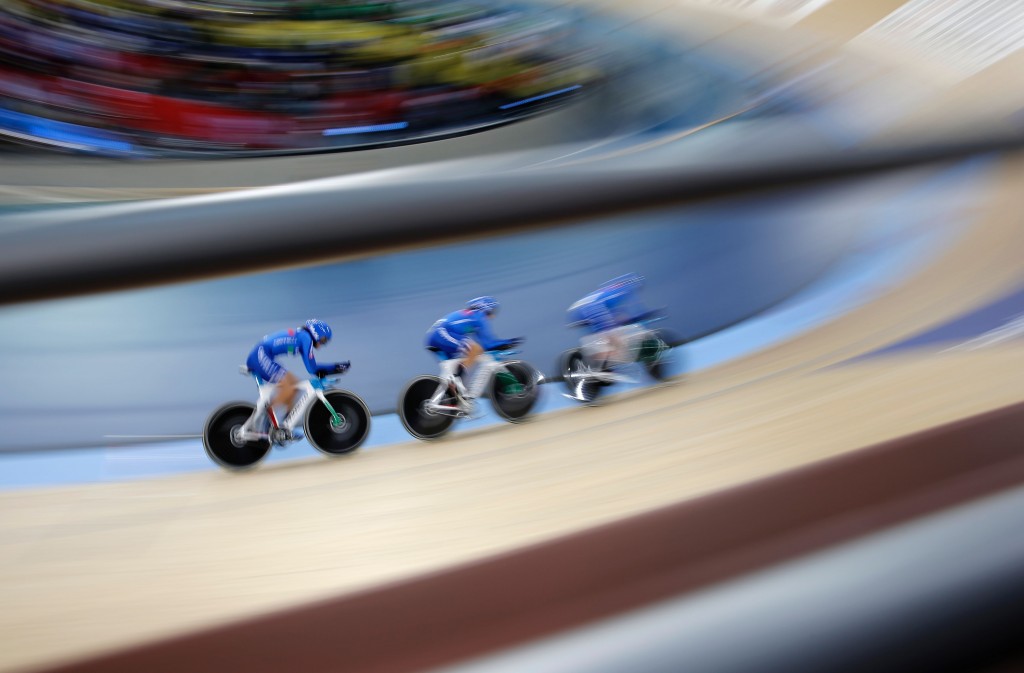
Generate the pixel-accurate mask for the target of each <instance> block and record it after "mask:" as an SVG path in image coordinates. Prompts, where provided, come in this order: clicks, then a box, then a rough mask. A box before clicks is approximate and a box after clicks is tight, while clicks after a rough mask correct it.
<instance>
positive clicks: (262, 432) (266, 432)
mask: <svg viewBox="0 0 1024 673" xmlns="http://www.w3.org/2000/svg"><path fill="white" fill-rule="evenodd" d="M239 369H240V371H241V373H242V374H244V375H246V376H252V377H253V379H255V381H256V386H257V388H258V389H259V399H258V401H257V402H256V404H251V403H249V402H229V403H228V404H225V405H223V406H221V407H220V408H218V409H217V410H216V411H214V412H213V413H212V414H210V417H209V418H208V419H207V421H206V426H205V427H204V428H203V446H204V447H205V448H206V454H207V455H208V456H209V457H210V459H211V460H213V462H215V463H217V464H218V465H220V466H221V467H223V468H225V469H228V470H245V469H248V468H251V467H254V466H255V465H256V464H257V463H259V462H260V461H261V460H263V458H264V457H266V455H267V453H269V452H270V447H271V446H282V447H283V446H287V445H288V444H292V443H294V442H297V441H299V440H300V439H302V435H301V434H300V433H299V432H297V428H298V426H299V423H300V422H301V423H302V426H303V430H304V431H305V437H306V439H307V440H309V443H310V444H311V445H312V446H313V448H314V449H316V450H317V451H319V452H321V453H323V454H326V455H328V456H340V455H344V454H347V453H352V452H353V451H355V450H356V449H358V448H359V446H360V445H361V444H362V443H363V442H364V441H365V440H366V436H367V435H368V434H369V432H370V412H369V410H368V409H367V408H366V404H365V403H364V402H363V401H362V400H361V399H360V398H359V397H358V396H357V395H355V394H354V393H351V392H349V391H347V390H340V389H337V388H334V387H333V386H334V384H335V383H336V378H334V377H328V376H317V377H316V378H310V379H309V380H307V381H304V382H303V383H302V384H300V386H299V390H298V401H297V402H296V403H295V405H294V406H293V407H292V410H291V411H290V412H289V413H288V415H287V416H286V417H285V418H284V419H283V420H281V421H279V420H278V418H277V414H276V413H275V412H274V408H273V405H272V404H271V399H272V397H273V393H274V386H273V385H271V384H268V383H266V382H265V381H263V380H262V379H260V377H259V376H257V375H256V374H254V373H253V372H252V371H250V370H249V368H248V367H245V366H244V365H243V366H242V367H240V368H239Z"/></svg>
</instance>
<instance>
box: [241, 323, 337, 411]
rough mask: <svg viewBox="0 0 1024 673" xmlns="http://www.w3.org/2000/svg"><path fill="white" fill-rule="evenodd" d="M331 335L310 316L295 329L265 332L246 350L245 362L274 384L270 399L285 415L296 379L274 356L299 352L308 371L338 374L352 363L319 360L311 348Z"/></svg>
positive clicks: (327, 339) (259, 375) (293, 396)
mask: <svg viewBox="0 0 1024 673" xmlns="http://www.w3.org/2000/svg"><path fill="white" fill-rule="evenodd" d="M331 336H332V332H331V328H330V327H329V326H328V325H327V323H325V322H324V321H323V320H318V319H316V318H310V319H309V320H307V321H306V322H305V323H303V324H302V325H301V326H299V327H297V328H295V329H287V330H281V331H280V332H273V333H271V334H268V335H266V336H265V337H263V339H261V340H260V342H259V343H258V344H256V345H255V346H253V349H252V351H251V352H250V353H249V357H248V359H247V360H246V361H245V364H246V366H247V367H248V368H249V371H251V372H253V373H254V374H256V376H258V377H259V378H260V379H262V380H264V381H267V382H268V383H273V384H274V385H275V386H277V388H276V390H275V391H274V393H275V394H274V398H275V399H274V401H273V402H274V404H280V405H282V406H283V407H284V408H285V410H286V411H285V417H287V415H288V413H290V412H291V410H292V407H293V405H294V403H295V394H296V392H297V390H298V385H299V379H298V378H297V377H296V376H295V374H292V373H291V372H290V371H288V370H287V369H285V368H284V367H282V366H281V365H280V364H279V363H278V362H277V360H276V358H277V357H278V356H280V355H295V354H298V355H300V356H301V357H302V363H303V364H304V365H305V366H306V371H307V372H309V373H310V374H316V375H318V376H319V375H326V374H340V373H342V372H344V371H346V370H348V368H349V367H350V366H351V363H350V362H347V361H346V362H338V363H331V364H320V363H317V361H316V358H315V357H314V356H313V350H314V349H316V348H320V347H321V346H324V345H326V344H327V342H328V341H330V340H331Z"/></svg>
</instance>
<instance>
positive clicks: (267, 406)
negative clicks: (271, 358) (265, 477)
mask: <svg viewBox="0 0 1024 673" xmlns="http://www.w3.org/2000/svg"><path fill="white" fill-rule="evenodd" d="M243 373H244V374H247V375H249V376H252V378H253V379H254V380H255V381H256V387H257V389H258V390H259V400H258V401H257V402H256V409H255V410H254V411H253V413H252V416H250V417H249V420H247V421H246V422H245V423H244V424H243V425H242V429H241V433H240V434H241V437H240V438H241V439H242V440H244V441H257V440H263V439H269V440H271V441H272V442H273V441H276V437H275V435H276V434H277V432H276V431H279V430H287V431H288V432H289V433H290V432H291V431H292V430H294V429H295V427H296V426H297V425H299V424H300V423H301V422H302V420H303V419H304V418H305V417H306V411H308V410H309V407H310V406H311V405H312V404H313V403H314V402H316V400H320V401H321V402H323V404H324V406H325V407H326V408H327V410H328V411H329V412H330V413H331V424H333V425H335V426H338V425H341V424H342V423H344V422H345V421H344V419H343V418H342V417H341V416H340V415H339V414H338V412H337V411H335V410H334V407H332V406H331V403H330V402H328V401H327V397H326V396H325V395H324V391H325V390H329V388H330V384H333V383H334V379H331V378H327V379H318V378H317V379H307V380H305V381H303V382H302V383H301V384H300V385H299V386H298V393H299V400H298V401H297V402H296V403H295V405H294V406H293V407H292V410H291V411H290V412H289V413H288V415H287V416H286V417H285V418H284V419H283V421H278V418H277V413H276V412H275V411H274V407H273V405H272V404H271V400H272V399H273V396H274V390H275V387H274V385H272V384H271V385H267V383H266V382H265V381H263V380H261V379H260V377H258V376H256V375H255V374H253V373H252V372H249V371H248V370H245V371H243ZM267 420H269V421H270V428H269V432H261V430H260V429H261V428H263V426H264V423H265V421H267Z"/></svg>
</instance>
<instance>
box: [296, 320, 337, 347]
mask: <svg viewBox="0 0 1024 673" xmlns="http://www.w3.org/2000/svg"><path fill="white" fill-rule="evenodd" d="M303 327H305V328H306V329H307V330H309V333H310V335H311V336H312V337H313V341H322V342H323V343H327V342H328V341H330V340H331V336H332V333H331V328H330V326H329V325H328V324H327V323H325V322H324V321H323V320H318V319H316V318H310V319H309V320H307V321H306V323H305V324H304V325H303Z"/></svg>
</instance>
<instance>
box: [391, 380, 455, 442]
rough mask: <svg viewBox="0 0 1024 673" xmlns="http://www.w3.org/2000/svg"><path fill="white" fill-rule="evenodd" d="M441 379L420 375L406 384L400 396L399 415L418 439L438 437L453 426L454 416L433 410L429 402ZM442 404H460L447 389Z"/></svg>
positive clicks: (407, 428) (403, 423)
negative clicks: (428, 404) (429, 406)
mask: <svg viewBox="0 0 1024 673" xmlns="http://www.w3.org/2000/svg"><path fill="white" fill-rule="evenodd" d="M440 385H441V379H439V378H438V377H436V376H419V377H417V378H415V379H413V380H412V381H410V382H409V383H408V385H406V386H405V390H403V391H402V394H401V395H400V396H399V397H398V417H399V418H400V419H401V421H402V425H404V426H405V429H406V430H408V431H409V434H410V435H412V436H413V437H415V438H417V439H428V440H429V439H437V438H438V437H440V436H442V435H443V434H445V433H446V432H448V430H449V429H450V428H451V427H452V423H454V422H455V417H454V416H448V415H446V414H440V413H437V412H436V411H431V410H430V409H429V408H428V407H427V404H426V403H427V402H429V401H430V399H431V398H432V397H433V396H434V394H435V393H436V392H437V389H438V387H439V386H440ZM440 404H442V405H445V406H450V407H455V406H458V404H457V402H456V400H455V398H454V397H453V396H452V395H451V393H449V392H448V391H447V390H446V391H445V392H444V394H443V396H442V397H441V400H440Z"/></svg>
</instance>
